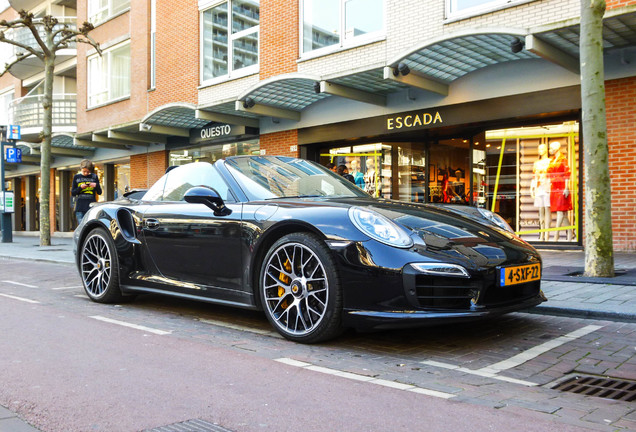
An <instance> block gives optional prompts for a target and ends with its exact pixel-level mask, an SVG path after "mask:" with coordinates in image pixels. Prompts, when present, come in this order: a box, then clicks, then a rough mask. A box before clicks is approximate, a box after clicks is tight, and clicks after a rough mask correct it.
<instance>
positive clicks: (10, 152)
mask: <svg viewBox="0 0 636 432" xmlns="http://www.w3.org/2000/svg"><path fill="white" fill-rule="evenodd" d="M7 162H12V163H22V149H19V148H16V147H8V148H7Z"/></svg>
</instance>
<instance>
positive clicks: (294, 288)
mask: <svg viewBox="0 0 636 432" xmlns="http://www.w3.org/2000/svg"><path fill="white" fill-rule="evenodd" d="M291 292H292V294H294V295H295V296H296V297H299V296H301V295H302V293H303V284H302V282H301V281H298V280H296V281H294V282H292V284H291Z"/></svg>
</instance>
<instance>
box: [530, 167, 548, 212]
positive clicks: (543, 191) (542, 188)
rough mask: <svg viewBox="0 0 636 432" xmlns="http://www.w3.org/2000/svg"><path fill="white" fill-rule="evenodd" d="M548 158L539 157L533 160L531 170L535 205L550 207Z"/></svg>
mask: <svg viewBox="0 0 636 432" xmlns="http://www.w3.org/2000/svg"><path fill="white" fill-rule="evenodd" d="M549 165H550V159H549V158H547V157H546V158H543V159H539V160H538V161H535V163H534V165H533V167H532V172H533V174H534V179H533V180H532V188H533V190H534V205H535V207H550V181H549V180H548V166H549Z"/></svg>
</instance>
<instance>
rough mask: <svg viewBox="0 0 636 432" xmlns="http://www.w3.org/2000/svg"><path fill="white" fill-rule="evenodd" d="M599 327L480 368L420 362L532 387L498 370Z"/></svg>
mask: <svg viewBox="0 0 636 432" xmlns="http://www.w3.org/2000/svg"><path fill="white" fill-rule="evenodd" d="M601 328H603V326H596V325H588V326H585V327H582V328H580V329H578V330H575V331H573V332H571V333H568V334H566V335H564V336H560V337H558V338H556V339H554V340H551V341H548V342H545V343H542V344H541V345H537V346H535V347H532V348H530V349H528V350H526V351H523V352H522V353H519V354H517V355H515V356H513V357H510V358H509V359H507V360H503V361H500V362H499V363H495V364H492V365H490V366H486V367H483V368H481V369H468V368H464V367H460V366H456V365H452V364H449V363H442V362H436V361H432V360H425V361H423V362H421V363H422V364H425V365H428V366H433V367H439V368H443V369H451V370H456V371H458V372H463V373H467V374H471V375H479V376H483V377H488V378H493V379H496V380H500V381H507V382H510V383H514V384H521V385H525V386H529V387H532V386H536V385H537V384H536V383H533V382H530V381H524V380H518V379H515V378H509V377H505V376H500V375H498V374H499V372H502V371H505V370H507V369H511V368H514V367H517V366H519V365H521V364H523V363H525V362H527V361H529V360H532V359H533V358H536V357H538V356H540V355H541V354H543V353H545V352H548V351H550V350H551V349H554V348H556V347H558V346H561V345H563V344H565V343H568V342H571V341H573V340H575V339H578V338H580V337H582V336H585V335H587V334H590V333H592V332H594V331H596V330H598V329H601Z"/></svg>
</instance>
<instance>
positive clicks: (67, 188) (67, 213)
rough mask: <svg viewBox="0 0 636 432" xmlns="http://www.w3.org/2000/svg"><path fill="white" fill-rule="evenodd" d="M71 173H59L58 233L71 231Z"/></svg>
mask: <svg viewBox="0 0 636 432" xmlns="http://www.w3.org/2000/svg"><path fill="white" fill-rule="evenodd" d="M71 174H72V173H71V172H70V171H60V172H59V176H60V231H71V213H72V209H71V181H72V177H71Z"/></svg>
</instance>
